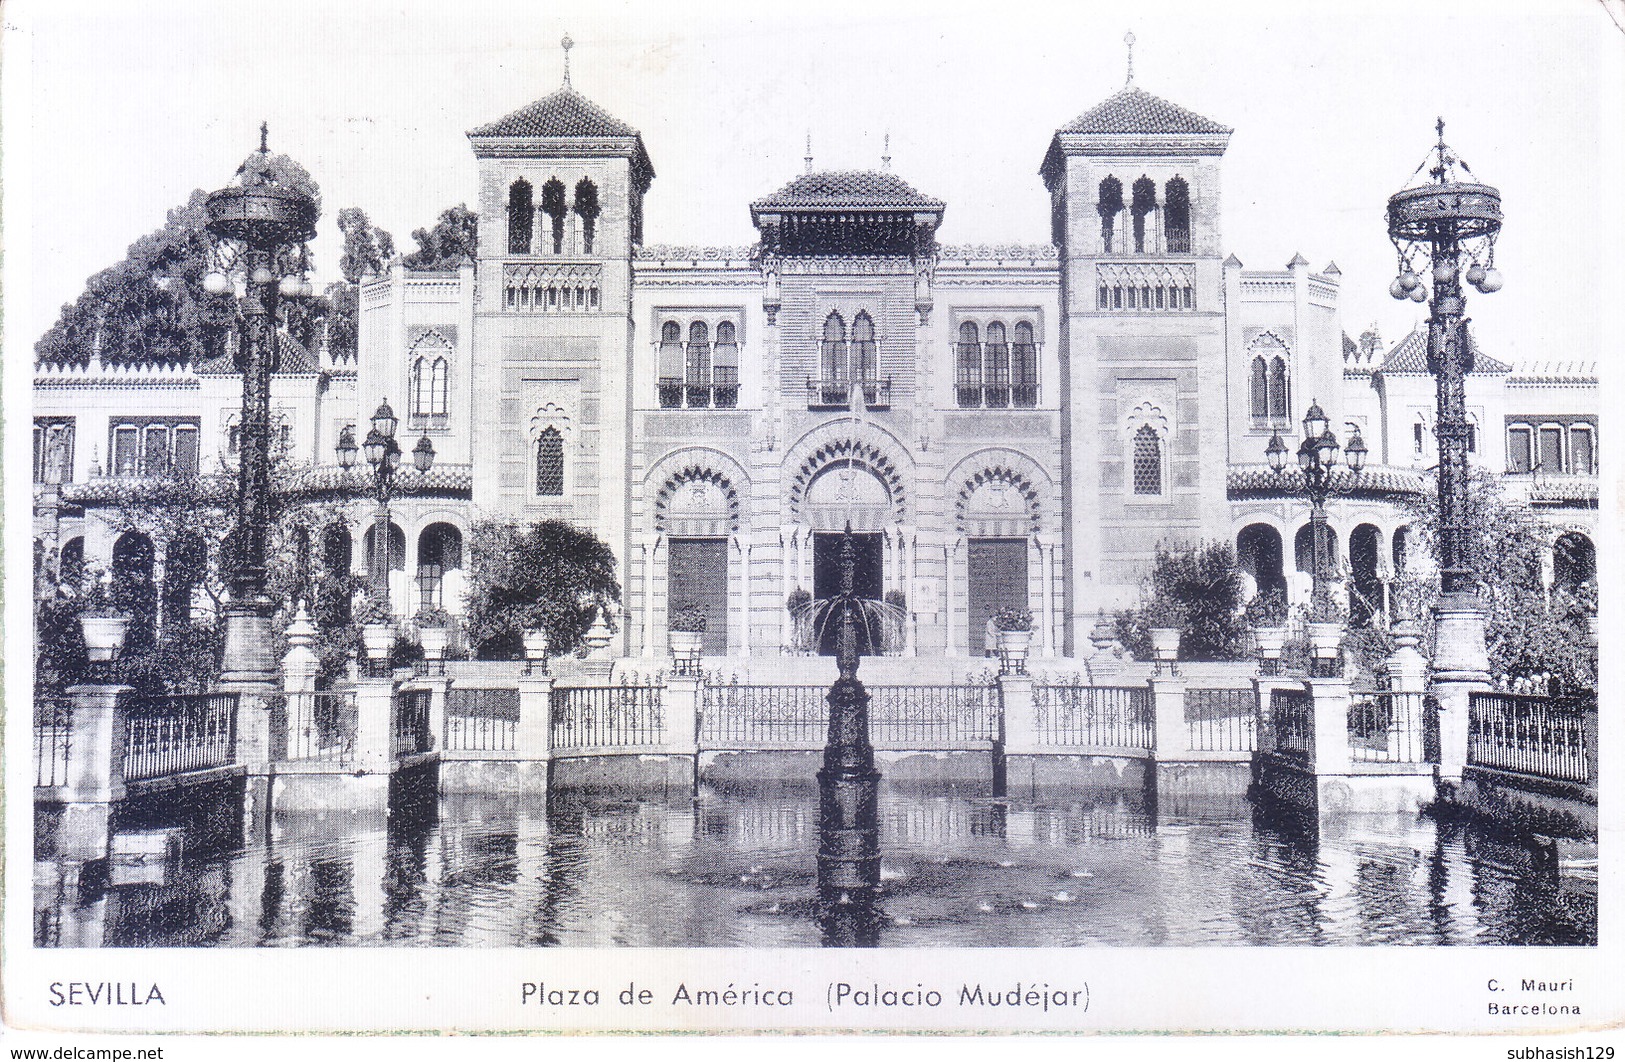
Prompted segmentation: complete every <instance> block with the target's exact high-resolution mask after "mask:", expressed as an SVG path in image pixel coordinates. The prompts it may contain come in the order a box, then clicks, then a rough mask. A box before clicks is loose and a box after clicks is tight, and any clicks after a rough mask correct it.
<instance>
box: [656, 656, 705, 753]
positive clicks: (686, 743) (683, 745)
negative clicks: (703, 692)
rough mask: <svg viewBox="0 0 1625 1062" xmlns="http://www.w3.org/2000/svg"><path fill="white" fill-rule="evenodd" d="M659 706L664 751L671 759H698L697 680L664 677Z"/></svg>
mask: <svg viewBox="0 0 1625 1062" xmlns="http://www.w3.org/2000/svg"><path fill="white" fill-rule="evenodd" d="M660 703H661V711H662V714H663V715H664V716H665V719H666V750H667V751H668V752H670V753H672V754H673V755H675V756H697V755H699V722H700V676H698V675H690V674H679V673H675V672H674V673H672V674H670V675H667V676H666V691H665V693H664V695H663V696H662V697H661V702H660Z"/></svg>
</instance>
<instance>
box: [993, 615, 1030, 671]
mask: <svg viewBox="0 0 1625 1062" xmlns="http://www.w3.org/2000/svg"><path fill="white" fill-rule="evenodd" d="M993 630H994V631H995V632H996V633H997V634H998V638H999V655H1000V656H1002V657H1003V658H1004V659H1005V660H1007V661H1009V662H1012V663H1016V662H1023V661H1025V660H1026V659H1027V651H1028V649H1030V648H1031V646H1032V643H1033V614H1032V610H1031V609H1025V608H1001V609H999V610H998V611H997V612H995V613H993Z"/></svg>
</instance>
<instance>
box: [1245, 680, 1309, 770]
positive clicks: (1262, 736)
mask: <svg viewBox="0 0 1625 1062" xmlns="http://www.w3.org/2000/svg"><path fill="white" fill-rule="evenodd" d="M1302 686H1303V681H1302V680H1301V679H1295V678H1287V677H1286V676H1284V675H1254V676H1253V698H1254V700H1255V701H1256V702H1257V704H1258V715H1257V717H1256V718H1257V720H1258V751H1259V752H1274V751H1275V728H1274V726H1272V725H1271V721H1270V694H1271V693H1272V692H1274V691H1275V690H1279V689H1287V688H1289V687H1290V688H1302Z"/></svg>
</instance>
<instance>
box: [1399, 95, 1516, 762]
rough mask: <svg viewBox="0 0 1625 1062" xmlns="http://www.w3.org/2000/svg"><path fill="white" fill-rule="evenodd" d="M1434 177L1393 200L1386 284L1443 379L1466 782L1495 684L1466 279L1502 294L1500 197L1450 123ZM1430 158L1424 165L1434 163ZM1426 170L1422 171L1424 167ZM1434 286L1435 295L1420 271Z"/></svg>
mask: <svg viewBox="0 0 1625 1062" xmlns="http://www.w3.org/2000/svg"><path fill="white" fill-rule="evenodd" d="M1435 128H1436V130H1437V131H1438V134H1439V142H1438V143H1437V144H1436V145H1434V148H1433V152H1432V153H1431V155H1430V158H1431V160H1432V162H1433V166H1432V167H1431V168H1430V169H1429V170H1428V176H1429V177H1430V178H1431V180H1428V181H1425V182H1423V183H1422V184H1420V185H1418V186H1416V187H1414V188H1406V189H1403V190H1401V191H1398V192H1395V193H1394V194H1393V195H1392V196H1390V197H1389V198H1388V238H1389V239H1390V240H1392V241H1393V244H1394V250H1395V252H1396V253H1397V255H1398V257H1399V275H1398V276H1397V277H1395V278H1394V281H1393V283H1392V284H1390V285H1389V287H1388V293H1389V294H1390V295H1392V296H1393V297H1394V298H1396V299H1410V300H1411V301H1413V302H1428V303H1429V310H1430V311H1431V312H1430V314H1429V316H1428V355H1427V357H1428V371H1429V372H1431V373H1432V374H1433V375H1434V378H1435V380H1436V381H1437V394H1438V409H1437V411H1436V414H1435V420H1436V424H1437V426H1436V427H1435V429H1434V435H1435V436H1436V437H1437V438H1438V442H1439V591H1440V594H1439V603H1438V604H1437V605H1436V606H1435V607H1434V618H1435V626H1434V656H1433V679H1434V690H1433V692H1434V695H1435V697H1436V698H1437V700H1438V702H1439V708H1440V713H1441V714H1440V732H1439V733H1440V770H1441V774H1443V775H1445V776H1447V777H1450V778H1459V777H1460V775H1461V766H1462V764H1463V763H1464V762H1465V759H1466V740H1467V709H1468V694H1469V692H1470V691H1471V689H1472V688H1474V687H1475V686H1477V685H1480V684H1483V683H1485V682H1487V681H1488V678H1489V655H1488V652H1487V650H1486V648H1485V638H1484V627H1485V613H1484V607H1483V605H1482V603H1481V602H1480V601H1479V597H1478V589H1477V582H1476V579H1477V575H1476V573H1475V572H1474V571H1473V570H1472V558H1471V555H1470V549H1469V542H1470V535H1471V534H1472V529H1471V528H1470V527H1468V526H1467V485H1468V477H1467V447H1468V438H1469V431H1470V427H1469V424H1468V420H1467V376H1468V374H1469V373H1471V372H1472V371H1473V360H1474V352H1473V347H1472V344H1471V342H1470V341H1469V340H1468V337H1467V318H1466V316H1465V310H1466V300H1465V298H1464V297H1463V295H1462V285H1461V282H1462V280H1463V279H1465V280H1466V281H1467V283H1468V284H1471V285H1472V286H1473V287H1474V288H1477V289H1478V290H1479V291H1480V292H1481V293H1483V294H1486V295H1487V294H1489V293H1491V292H1495V291H1499V290H1501V272H1500V270H1498V269H1496V268H1495V241H1496V238H1497V236H1499V235H1500V232H1501V193H1500V192H1499V191H1497V190H1496V189H1495V188H1492V187H1490V186H1489V185H1487V184H1477V183H1474V182H1471V181H1462V180H1458V179H1457V176H1456V169H1457V167H1458V166H1459V167H1460V169H1461V171H1462V172H1463V173H1466V174H1467V175H1468V176H1469V177H1470V176H1472V170H1471V169H1470V168H1469V167H1468V165H1467V164H1466V163H1465V162H1463V161H1462V160H1461V159H1460V158H1459V157H1457V156H1456V155H1455V153H1454V152H1452V151H1451V150H1450V148H1449V147H1448V146H1447V145H1446V144H1445V142H1444V119H1443V118H1440V119H1439V121H1438V124H1437V125H1436V126H1435ZM1427 161H1428V160H1424V161H1423V165H1424V166H1425V165H1427ZM1417 169H1418V171H1420V169H1421V167H1417ZM1424 273H1426V274H1430V275H1431V279H1432V281H1433V293H1432V299H1431V301H1430V300H1429V296H1428V289H1427V286H1426V284H1424V283H1423V280H1422V274H1424Z"/></svg>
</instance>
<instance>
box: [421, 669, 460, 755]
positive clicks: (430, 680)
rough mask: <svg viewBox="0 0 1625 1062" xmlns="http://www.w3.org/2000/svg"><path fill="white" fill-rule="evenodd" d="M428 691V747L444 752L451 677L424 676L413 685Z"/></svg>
mask: <svg viewBox="0 0 1625 1062" xmlns="http://www.w3.org/2000/svg"><path fill="white" fill-rule="evenodd" d="M413 685H414V686H416V687H418V688H419V689H427V690H428V691H429V747H430V748H432V749H440V750H442V751H444V750H445V747H446V702H447V701H448V700H450V698H451V676H449V675H426V676H424V677H423V678H420V679H418V680H416V681H415V682H414V683H413Z"/></svg>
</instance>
